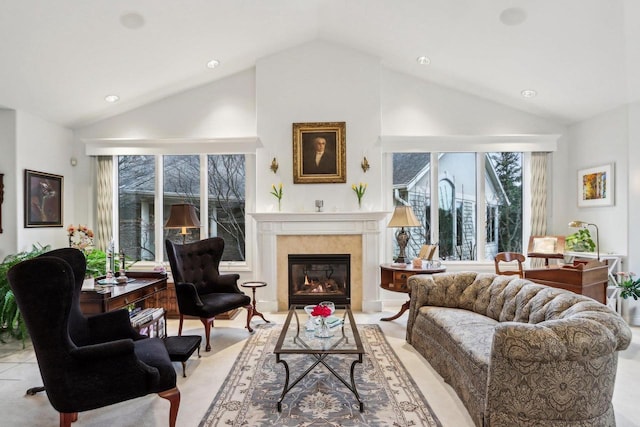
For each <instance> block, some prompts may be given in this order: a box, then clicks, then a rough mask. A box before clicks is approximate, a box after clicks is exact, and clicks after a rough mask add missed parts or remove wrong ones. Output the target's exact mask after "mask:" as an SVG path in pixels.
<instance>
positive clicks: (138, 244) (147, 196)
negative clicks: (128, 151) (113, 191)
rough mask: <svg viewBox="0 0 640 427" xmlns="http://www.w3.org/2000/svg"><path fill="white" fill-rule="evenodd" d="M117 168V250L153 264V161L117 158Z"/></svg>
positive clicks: (154, 188)
mask: <svg viewBox="0 0 640 427" xmlns="http://www.w3.org/2000/svg"><path fill="white" fill-rule="evenodd" d="M114 163H115V162H114ZM117 165H118V221H116V223H117V224H118V236H120V239H119V240H120V241H119V245H118V247H119V248H120V249H121V250H123V251H124V253H125V256H126V257H127V258H130V259H134V260H136V261H140V260H145V261H153V260H154V259H155V255H156V242H155V238H154V236H155V235H154V227H155V206H154V198H155V191H156V184H155V183H156V179H155V177H156V175H155V158H154V157H153V156H120V157H118V162H117Z"/></svg>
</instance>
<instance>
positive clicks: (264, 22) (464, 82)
mask: <svg viewBox="0 0 640 427" xmlns="http://www.w3.org/2000/svg"><path fill="white" fill-rule="evenodd" d="M514 7H517V8H521V9H522V10H524V11H525V12H526V20H525V21H524V22H523V23H522V24H520V25H505V24H503V23H502V22H501V21H500V14H501V12H502V11H503V10H505V9H507V8H514ZM127 13H138V14H140V15H141V16H142V17H143V18H144V25H143V26H142V27H141V28H139V29H129V28H126V27H125V26H123V25H122V23H121V17H122V16H123V15H125V14H127ZM639 16H640V2H639V1H637V0H535V1H533V0H224V1H223V0H89V1H88V0H2V1H1V2H0V61H1V62H0V105H1V106H4V107H7V108H12V109H17V110H22V111H27V112H29V113H32V114H35V115H38V116H41V117H43V118H45V119H48V120H51V121H53V122H56V123H60V124H63V125H66V126H69V127H78V126H81V125H83V124H88V123H90V122H92V121H95V120H98V119H102V118H105V117H108V116H111V115H115V114H119V113H122V112H124V111H127V110H129V109H131V108H135V107H137V106H140V105H143V104H146V103H148V102H150V101H153V100H156V99H160V98H162V97H165V96H168V95H171V94H173V93H176V92H179V91H182V90H184V89H187V88H190V87H193V86H197V85H201V84H204V83H207V82H211V81H214V80H216V79H220V78H223V77H225V76H228V75H230V74H233V73H236V72H238V71H241V70H245V69H248V68H250V67H253V66H254V65H255V63H256V60H257V59H258V58H260V57H263V56H266V55H270V54H273V53H275V52H278V51H281V50H284V49H287V48H289V47H292V46H296V45H300V44H302V43H305V42H308V41H312V40H316V39H321V40H326V41H329V42H334V43H338V44H341V45H345V46H348V47H351V48H353V49H356V50H360V51H363V52H366V53H368V54H371V55H374V56H376V57H379V58H380V61H381V64H382V65H383V66H385V67H388V68H391V69H394V70H398V71H402V72H405V73H409V74H412V75H415V76H419V77H420V78H423V79H425V80H429V81H432V82H436V83H440V84H443V85H446V86H449V87H453V88H457V89H459V90H462V91H465V92H470V93H473V94H476V95H479V96H482V97H485V98H488V99H492V100H495V101H497V102H500V103H504V104H507V105H510V106H513V107H516V108H519V109H521V110H524V111H528V112H531V113H535V114H538V115H540V116H543V117H547V118H550V119H553V120H556V121H559V122H562V123H572V122H575V121H579V120H583V119H585V118H589V117H592V116H594V115H596V114H599V113H601V112H604V111H607V110H610V109H613V108H615V107H618V106H620V105H623V104H625V103H628V102H631V101H634V100H637V99H640V96H639V94H640V81H639V80H640V79H639V78H638V77H633V80H632V78H631V77H632V76H638V75H640V61H639V57H640V53H639V52H638V46H639V44H638V40H640V22H638V21H640V20H639V19H638V17H639ZM637 27H638V29H637ZM420 55H427V56H428V57H429V58H430V59H431V64H430V65H428V66H420V65H418V64H417V63H416V57H418V56H420ZM212 58H216V59H218V60H220V62H221V65H220V66H219V67H218V68H216V69H213V70H211V69H208V68H206V67H205V64H206V62H207V61H208V60H209V59H212ZM523 89H535V90H536V91H537V92H538V96H537V97H535V98H532V99H524V98H523V97H522V96H521V95H520V92H521V91H522V90H523ZM109 94H117V95H119V96H120V101H119V102H117V103H115V104H107V103H106V102H105V101H104V97H105V96H106V95H109Z"/></svg>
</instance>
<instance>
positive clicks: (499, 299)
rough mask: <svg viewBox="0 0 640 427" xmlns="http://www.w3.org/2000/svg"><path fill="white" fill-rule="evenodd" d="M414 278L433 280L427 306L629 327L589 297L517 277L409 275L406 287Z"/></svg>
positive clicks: (500, 317)
mask: <svg viewBox="0 0 640 427" xmlns="http://www.w3.org/2000/svg"><path fill="white" fill-rule="evenodd" d="M417 280H421V281H426V282H427V283H428V282H429V281H431V280H432V281H433V286H427V288H426V289H427V290H426V292H427V295H425V298H426V300H427V301H428V305H432V306H440V307H451V308H460V309H465V310H469V311H473V312H475V313H478V314H482V315H484V316H487V317H490V318H492V319H494V320H497V321H499V322H519V323H529V324H539V323H542V322H550V321H560V320H569V319H573V320H578V319H589V320H591V321H595V322H598V323H600V324H602V325H603V326H605V327H606V328H607V329H609V330H610V331H612V332H613V333H614V334H615V335H618V334H619V333H621V331H626V330H628V327H627V326H626V324H624V320H622V318H621V317H620V316H619V315H618V314H617V313H615V312H614V311H613V310H611V309H610V308H609V307H607V306H605V305H603V304H600V303H599V302H597V301H595V300H593V299H591V298H589V297H586V296H583V295H578V294H576V293H573V292H570V291H566V290H563V289H557V288H552V287H548V286H544V285H539V284H536V283H533V282H531V281H529V280H526V279H520V278H517V277H516V276H500V275H496V274H493V273H476V272H461V273H443V274H435V275H433V276H419V275H417V276H412V277H410V278H409V286H412V283H413V281H417ZM551 323H554V322H551ZM556 323H557V322H556ZM549 326H550V325H549ZM618 337H619V339H618V345H617V347H618V348H620V347H626V346H628V344H629V340H630V336H628V334H621V335H618Z"/></svg>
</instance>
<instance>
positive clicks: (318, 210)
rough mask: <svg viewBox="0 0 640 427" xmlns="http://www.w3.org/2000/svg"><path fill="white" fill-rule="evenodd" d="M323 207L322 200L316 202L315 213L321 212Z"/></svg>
mask: <svg viewBox="0 0 640 427" xmlns="http://www.w3.org/2000/svg"><path fill="white" fill-rule="evenodd" d="M323 206H324V200H316V212H322V207H323Z"/></svg>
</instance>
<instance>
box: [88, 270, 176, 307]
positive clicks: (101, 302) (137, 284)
mask: <svg viewBox="0 0 640 427" xmlns="http://www.w3.org/2000/svg"><path fill="white" fill-rule="evenodd" d="M127 277H131V278H134V279H135V280H134V281H133V282H130V283H127V284H126V285H124V286H120V285H113V286H110V287H108V288H105V290H104V291H97V290H86V291H82V292H80V310H82V312H83V313H84V314H97V313H105V312H107V311H113V310H118V309H121V308H125V307H126V306H128V305H129V304H135V305H140V306H142V308H150V307H164V300H165V298H166V296H165V293H166V289H167V275H166V273H155V272H134V271H128V272H127Z"/></svg>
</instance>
